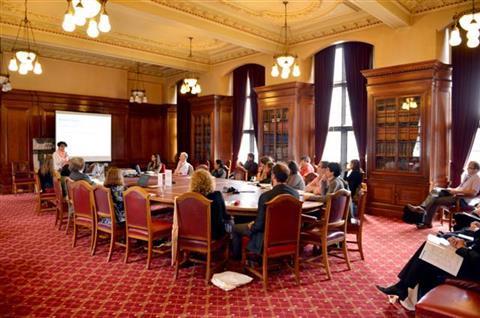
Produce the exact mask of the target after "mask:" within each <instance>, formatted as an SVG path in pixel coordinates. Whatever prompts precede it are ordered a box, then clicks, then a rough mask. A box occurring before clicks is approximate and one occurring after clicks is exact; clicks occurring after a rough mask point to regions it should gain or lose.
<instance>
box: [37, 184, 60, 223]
mask: <svg viewBox="0 0 480 318" xmlns="http://www.w3.org/2000/svg"><path fill="white" fill-rule="evenodd" d="M35 198H36V201H37V209H36V210H37V215H40V213H41V212H49V211H56V210H57V208H56V207H55V203H56V196H55V192H44V191H43V190H42V187H41V185H40V179H39V178H38V175H35Z"/></svg>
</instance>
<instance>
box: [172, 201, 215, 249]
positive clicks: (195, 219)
mask: <svg viewBox="0 0 480 318" xmlns="http://www.w3.org/2000/svg"><path fill="white" fill-rule="evenodd" d="M175 202H176V204H177V222H178V238H179V240H181V239H190V240H197V241H205V242H207V243H208V244H210V243H211V240H212V238H211V236H212V235H211V232H212V231H211V229H212V218H211V203H212V201H211V200H208V199H207V198H205V197H204V196H203V195H201V194H199V193H196V192H187V193H184V194H182V195H181V196H179V197H177V199H176V201H175Z"/></svg>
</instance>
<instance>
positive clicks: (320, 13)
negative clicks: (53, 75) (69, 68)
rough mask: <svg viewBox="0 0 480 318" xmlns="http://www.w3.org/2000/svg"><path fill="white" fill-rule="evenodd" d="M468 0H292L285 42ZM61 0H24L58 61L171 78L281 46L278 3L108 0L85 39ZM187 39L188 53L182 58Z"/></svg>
mask: <svg viewBox="0 0 480 318" xmlns="http://www.w3.org/2000/svg"><path fill="white" fill-rule="evenodd" d="M0 2H1V8H0V28H1V29H0V31H1V33H0V35H1V37H2V38H4V39H7V41H6V42H5V43H7V44H6V45H5V46H7V47H8V46H9V45H11V42H12V39H14V38H15V36H16V32H17V29H18V25H19V22H20V20H21V19H22V17H23V12H24V8H23V1H20V0H0ZM466 2H468V0H390V1H386V0H368V1H366V0H295V1H290V3H289V4H288V24H289V31H288V32H289V42H290V43H291V44H292V45H298V44H301V43H303V42H306V41H310V40H314V39H317V38H321V37H326V36H329V35H332V34H338V33H342V32H348V31H351V30H356V29H361V28H366V27H370V26H373V25H377V24H382V23H384V24H386V25H388V26H390V27H393V28H396V27H403V26H408V25H409V24H410V19H411V17H412V16H413V15H416V14H424V13H426V12H430V11H434V10H439V9H442V8H445V7H449V6H456V5H461V4H462V3H466ZM66 3H67V2H66V1H65V0H30V1H28V8H29V10H28V11H29V18H30V20H31V21H32V24H33V27H34V29H35V35H36V38H37V42H38V43H39V46H40V48H39V50H40V54H41V55H44V56H47V57H53V58H58V59H64V60H73V61H78V62H83V63H90V64H98V65H104V66H111V67H117V68H122V69H131V68H132V65H134V64H135V62H141V63H142V66H143V67H142V71H144V72H145V73H148V74H153V75H158V76H171V75H174V74H177V73H178V72H179V70H187V69H188V70H193V71H197V72H203V71H207V70H208V69H209V68H210V67H211V66H212V65H215V64H217V63H221V62H225V61H229V60H232V59H236V58H239V57H244V56H248V55H252V54H255V53H257V52H262V53H269V54H273V53H275V52H278V51H279V50H280V49H281V48H282V38H283V32H282V25H283V19H284V15H283V14H284V7H283V4H282V1H281V0H268V1H267V0H264V1H260V0H257V1H252V0H209V1H200V0H181V1H180V0H135V1H133V0H109V1H108V3H107V9H108V13H109V15H110V20H111V24H112V31H111V32H110V33H107V34H102V35H100V36H99V37H98V38H97V39H91V38H89V37H88V36H87V35H86V33H85V30H83V29H80V30H78V29H77V31H75V32H73V33H67V32H64V31H63V30H62V28H61V23H62V19H63V14H64V12H65V9H66ZM189 36H192V37H193V38H194V40H193V58H192V59H189V58H188V57H187V56H188V40H187V38H188V37H189Z"/></svg>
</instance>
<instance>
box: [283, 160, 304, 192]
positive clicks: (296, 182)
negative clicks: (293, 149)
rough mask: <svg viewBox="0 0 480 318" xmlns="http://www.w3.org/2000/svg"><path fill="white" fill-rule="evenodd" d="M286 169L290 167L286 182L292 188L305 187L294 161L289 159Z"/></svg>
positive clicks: (299, 188) (301, 188)
mask: <svg viewBox="0 0 480 318" xmlns="http://www.w3.org/2000/svg"><path fill="white" fill-rule="evenodd" d="M288 169H290V175H289V176H288V179H287V184H288V185H289V186H291V187H292V188H294V189H297V190H303V189H305V181H304V180H303V178H302V176H301V175H300V173H299V171H298V165H297V163H296V162H295V161H293V160H292V161H290V162H289V163H288Z"/></svg>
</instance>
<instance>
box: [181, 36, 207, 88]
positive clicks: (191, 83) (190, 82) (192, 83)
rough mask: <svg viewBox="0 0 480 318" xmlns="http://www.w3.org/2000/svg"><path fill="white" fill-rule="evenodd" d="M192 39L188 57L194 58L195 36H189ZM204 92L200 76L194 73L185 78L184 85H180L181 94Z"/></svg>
mask: <svg viewBox="0 0 480 318" xmlns="http://www.w3.org/2000/svg"><path fill="white" fill-rule="evenodd" d="M188 39H189V40H190V54H189V55H188V57H189V58H190V59H192V57H193V55H192V40H193V38H192V37H191V36H190V37H188ZM201 92H202V88H201V87H200V84H198V77H196V76H195V75H194V74H191V73H190V74H187V76H185V78H184V79H183V84H182V87H180V93H181V94H187V93H191V94H200V93H201Z"/></svg>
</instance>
